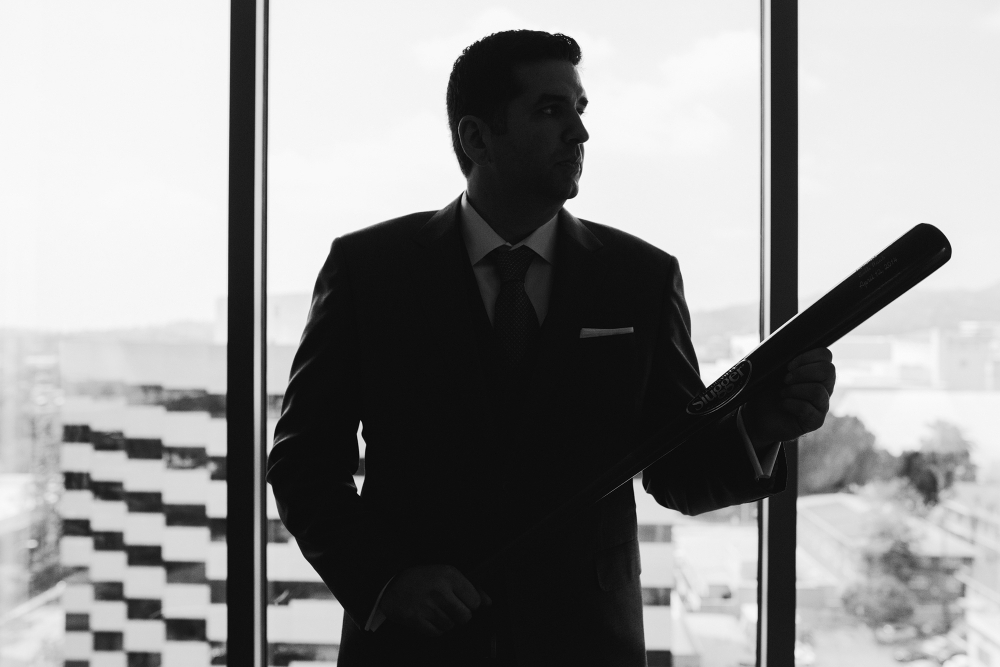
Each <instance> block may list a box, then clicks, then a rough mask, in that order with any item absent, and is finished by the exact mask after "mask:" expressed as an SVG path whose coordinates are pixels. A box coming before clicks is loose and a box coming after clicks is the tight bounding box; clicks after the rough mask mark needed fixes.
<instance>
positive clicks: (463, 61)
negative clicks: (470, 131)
mask: <svg viewBox="0 0 1000 667" xmlns="http://www.w3.org/2000/svg"><path fill="white" fill-rule="evenodd" d="M580 58H581V53H580V45H579V44H577V43H576V40H575V39H573V38H572V37H569V36H567V35H563V34H561V33H556V34H554V35H553V34H551V33H547V32H541V31H538V30H507V31H505V32H496V33H493V34H492V35H490V36H489V37H484V38H482V39H481V40H479V41H478V42H475V43H474V44H472V45H471V46H468V47H466V48H465V50H464V51H462V55H460V56H459V57H458V59H457V60H456V61H455V65H454V66H453V67H452V68H451V77H450V78H449V79H448V94H447V106H448V126H449V127H450V128H451V143H452V147H453V148H454V149H455V156H456V157H458V164H459V166H460V167H461V168H462V173H463V174H465V175H466V176H468V175H469V173H471V172H472V165H473V162H472V160H470V159H469V156H468V155H466V154H465V151H464V150H462V142H461V140H460V139H459V137H458V121H460V120H461V119H462V117H463V116H476V117H477V118H480V119H482V120H483V121H484V122H485V123H486V125H487V126H488V127H489V128H490V131H491V132H493V133H494V134H504V133H505V132H507V105H508V104H509V103H510V101H511V100H513V99H514V98H515V97H517V96H518V95H519V94H520V93H521V91H520V89H519V88H518V85H517V81H516V80H515V79H514V70H515V69H517V68H518V67H520V66H521V65H528V64H533V63H537V62H542V61H545V60H562V61H565V62H568V63H570V64H571V65H577V64H579V62H580Z"/></svg>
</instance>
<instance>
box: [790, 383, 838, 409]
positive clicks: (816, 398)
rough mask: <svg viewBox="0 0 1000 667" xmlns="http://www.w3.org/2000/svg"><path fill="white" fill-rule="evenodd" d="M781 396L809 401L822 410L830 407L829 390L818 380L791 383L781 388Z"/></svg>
mask: <svg viewBox="0 0 1000 667" xmlns="http://www.w3.org/2000/svg"><path fill="white" fill-rule="evenodd" d="M781 397H782V398H784V399H797V400H799V401H803V402H806V403H809V404H811V405H812V406H813V407H815V408H816V409H817V410H819V411H821V412H826V411H827V410H829V409H830V394H829V392H827V390H826V387H825V386H824V385H822V384H819V383H816V382H808V383H802V384H793V385H789V386H787V387H785V388H784V389H782V390H781Z"/></svg>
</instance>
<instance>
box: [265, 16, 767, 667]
mask: <svg viewBox="0 0 1000 667" xmlns="http://www.w3.org/2000/svg"><path fill="white" fill-rule="evenodd" d="M758 23H759V15H758V8H757V7H756V5H754V4H753V3H741V2H723V3H712V4H711V5H702V4H698V3H657V2H627V3H625V5H624V6H619V8H618V9H616V10H615V11H613V12H609V11H608V10H607V7H606V6H603V5H593V6H590V5H587V4H581V3H572V2H561V3H558V2H549V3H541V4H538V3H529V2H503V3H500V4H498V5H494V7H493V8H492V9H489V10H478V9H473V10H470V9H469V7H468V5H466V4H463V3H459V2H434V3H431V4H430V5H428V4H426V3H422V4H421V5H420V6H419V7H418V6H416V5H413V6H411V5H408V4H405V3H367V4H365V5H363V6H362V5H356V6H347V5H342V4H338V5H331V4H328V3H321V2H304V1H300V0H282V1H280V2H272V4H271V33H270V45H271V70H270V82H271V87H272V88H271V90H272V92H271V97H270V109H269V113H270V126H269V168H268V173H269V193H268V202H269V211H268V219H269V225H268V228H269V234H270V237H269V259H270V266H269V267H268V276H269V280H270V281H271V282H270V285H269V297H268V299H269V313H268V316H269V324H268V332H269V337H270V344H271V352H269V362H270V363H269V368H268V374H269V375H268V391H269V393H270V394H271V395H272V401H271V404H272V406H274V408H275V409H274V412H273V414H272V415H271V418H272V427H273V420H274V419H276V418H277V416H278V409H279V408H280V404H281V394H282V393H283V392H284V390H285V385H286V383H287V378H288V374H289V369H290V367H291V361H292V355H293V354H294V351H295V349H296V346H297V344H298V342H299V337H300V336H301V334H302V329H303V325H304V324H305V321H306V314H307V310H308V307H309V298H310V293H311V291H312V288H313V285H314V283H315V280H316V276H317V274H318V272H319V270H320V268H321V266H322V265H323V262H324V260H325V259H326V257H327V254H328V252H329V250H330V243H331V241H332V240H333V239H334V238H335V237H338V236H341V235H343V234H346V233H348V232H350V231H353V230H357V229H360V228H362V227H366V226H369V225H372V224H374V223H377V222H379V221H382V220H387V219H391V218H395V217H398V216H400V215H404V214H406V213H410V212H413V211H429V210H437V209H440V208H442V207H443V206H445V205H446V204H447V203H448V202H450V201H452V200H453V199H455V198H456V197H457V196H458V195H459V194H460V193H461V192H462V191H463V190H464V188H465V181H464V179H463V177H462V174H461V172H460V171H459V168H458V165H457V163H456V159H455V156H454V154H453V153H452V148H451V142H450V139H449V133H448V124H447V116H446V113H445V104H444V101H445V89H446V85H447V81H448V76H449V73H450V71H451V66H452V63H453V62H454V60H455V58H456V57H457V56H458V55H459V54H460V53H461V51H462V49H463V48H464V47H466V46H468V45H469V44H471V43H472V42H474V41H475V40H477V39H479V38H481V37H484V36H486V35H488V34H490V33H492V32H495V31H498V30H506V29H511V28H519V27H528V28H538V29H543V30H548V31H550V32H559V31H561V32H564V33H566V34H569V35H571V36H573V37H574V38H576V39H577V40H578V41H579V43H580V45H581V47H582V50H583V62H582V67H581V70H580V71H581V76H582V80H583V85H584V87H585V88H586V91H587V95H588V98H589V100H590V105H589V107H588V111H587V115H586V116H585V117H584V121H585V123H586V126H587V129H588V131H589V133H590V140H589V142H588V143H587V161H586V165H587V166H586V170H585V172H586V173H585V174H584V176H583V178H582V179H581V193H580V195H579V196H578V197H577V198H576V199H573V200H572V201H569V202H567V206H566V208H567V209H568V210H570V211H572V212H573V213H574V214H575V215H577V216H580V217H582V218H585V219H588V220H595V221H597V222H601V223H605V224H609V225H611V226H615V227H617V228H620V229H623V230H625V231H627V232H630V233H632V234H634V235H636V236H639V237H641V238H643V239H645V240H647V241H648V242H650V243H652V244H654V245H656V246H658V247H660V248H662V249H664V250H666V251H668V252H670V253H671V254H673V255H675V256H677V257H678V258H679V261H680V265H681V267H682V269H683V272H684V279H685V290H686V294H687V299H688V303H689V306H690V308H691V310H692V311H693V314H692V320H693V336H694V345H695V348H696V350H697V353H698V357H699V360H700V362H701V368H702V376H703V378H704V379H705V380H706V381H707V382H710V381H713V380H715V379H716V378H717V377H718V376H719V375H720V374H721V373H722V372H723V371H724V370H726V369H727V368H728V367H729V366H731V365H732V364H733V363H734V362H735V360H738V359H739V358H740V357H741V356H742V355H743V354H745V353H746V352H747V351H748V350H749V349H750V348H752V347H753V346H754V345H755V344H756V341H757V317H758V316H757V312H758V230H759V207H760V204H759V111H760V109H759V49H760V42H759V28H758ZM720 267H725V269H724V270H723V271H720V270H719V269H720ZM556 270H558V269H556ZM734 277H735V278H736V279H734ZM360 447H361V455H362V457H363V456H364V452H365V445H364V442H363V440H362V441H361V442H360ZM748 474H752V473H748ZM356 481H357V483H358V485H359V487H360V486H361V485H362V484H363V482H364V467H363V463H362V467H361V468H360V470H359V473H358V475H357V476H356ZM635 491H636V493H635V496H636V502H637V505H638V523H639V538H640V554H641V561H642V575H641V577H642V589H643V591H642V596H643V605H644V607H643V617H644V625H645V639H646V645H647V650H648V654H649V656H650V658H649V659H650V664H664V663H663V662H662V661H663V660H665V659H667V658H666V656H667V655H668V652H669V653H670V654H672V656H673V660H674V664H700V665H704V666H706V667H714V666H716V665H718V666H720V667H721V666H722V665H733V664H736V663H737V662H739V661H743V662H746V661H750V662H752V661H753V660H754V654H755V650H756V647H755V641H756V639H755V637H756V635H755V619H756V611H755V606H756V586H757V582H756V557H757V528H756V510H755V508H754V506H752V505H745V506H740V507H736V508H731V509H726V510H721V511H718V512H712V513H709V514H705V515H701V516H698V517H686V516H683V515H681V514H679V513H677V512H673V511H670V510H667V509H664V508H662V507H660V506H659V505H657V504H656V502H655V501H654V500H653V499H652V497H651V496H649V495H647V494H646V493H645V492H644V491H643V489H642V486H641V485H640V484H639V483H638V481H637V482H636V485H635ZM270 492H271V488H270V486H269V487H268V493H269V494H270ZM269 497H270V496H269ZM271 502H272V504H271V508H270V512H271V514H270V515H269V516H270V517H271V518H270V524H271V532H270V542H271V543H270V544H269V545H268V575H269V578H270V587H271V591H270V595H271V598H270V599H271V606H270V607H269V609H268V631H269V637H268V641H269V643H270V645H271V651H272V660H273V661H274V663H275V664H279V660H291V659H295V660H303V661H326V662H332V661H333V660H335V657H336V655H337V649H338V647H339V643H340V627H341V622H342V619H343V616H344V612H343V609H342V608H341V606H340V605H339V603H338V602H337V601H336V600H335V599H334V598H333V597H332V596H331V594H330V592H329V591H328V590H327V589H326V587H325V586H324V585H323V583H322V582H321V580H320V579H319V577H318V575H317V574H316V573H315V572H314V571H313V569H312V568H311V567H310V565H309V564H308V563H307V562H306V561H305V559H304V558H303V557H302V555H301V554H300V552H299V549H298V547H297V545H296V544H295V540H294V538H293V537H292V536H291V535H290V534H289V533H288V532H287V531H286V530H285V529H284V528H283V527H282V525H281V523H280V521H279V519H278V516H277V511H276V508H275V506H274V504H273V499H272V501H271Z"/></svg>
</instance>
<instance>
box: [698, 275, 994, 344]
mask: <svg viewBox="0 0 1000 667" xmlns="http://www.w3.org/2000/svg"><path fill="white" fill-rule="evenodd" d="M815 298H816V297H813V298H812V299H809V300H805V299H803V303H804V304H808V303H811V302H812V301H813V300H814V299H815ZM968 320H975V321H980V322H1000V283H997V284H996V285H993V286H991V287H987V288H984V289H980V290H946V291H940V292H935V291H927V290H919V289H917V290H913V291H912V292H909V293H907V294H905V295H904V296H902V297H900V298H899V300H897V301H896V302H895V303H893V304H892V305H890V306H888V307H887V308H886V309H885V310H883V311H882V312H880V313H878V314H877V315H875V316H874V317H872V318H871V319H870V320H868V321H867V322H865V323H864V324H863V325H861V326H860V327H858V328H857V329H856V330H855V331H856V332H857V333H863V334H869V335H878V334H902V333H907V332H910V331H920V330H922V329H931V328H934V327H940V328H944V329H951V328H957V327H958V324H959V323H960V322H963V321H968ZM691 321H692V329H693V331H692V334H693V336H692V337H693V338H694V342H695V345H703V344H707V343H708V341H710V340H711V339H713V338H717V337H720V336H726V337H728V336H730V335H732V334H740V333H754V332H756V331H757V321H758V312H757V304H743V305H738V306H729V307H727V308H719V309H717V310H703V311H695V312H693V313H692V314H691Z"/></svg>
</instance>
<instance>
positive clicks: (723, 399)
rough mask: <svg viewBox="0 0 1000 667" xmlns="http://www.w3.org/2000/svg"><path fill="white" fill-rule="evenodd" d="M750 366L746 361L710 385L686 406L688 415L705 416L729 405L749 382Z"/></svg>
mask: <svg viewBox="0 0 1000 667" xmlns="http://www.w3.org/2000/svg"><path fill="white" fill-rule="evenodd" d="M751 369H752V365H751V364H750V361H749V360H748V359H744V360H743V361H741V362H740V363H738V364H736V365H735V366H733V367H732V368H730V369H729V370H728V371H726V372H725V374H724V375H723V376H722V377H720V378H719V379H718V380H716V381H715V382H713V383H712V384H710V385H709V386H708V387H707V388H706V389H705V391H703V392H701V393H700V394H698V395H697V396H695V397H694V398H693V399H691V402H690V403H688V405H687V412H688V414H690V415H707V414H709V413H710V412H715V411H716V410H718V409H719V408H721V407H722V406H724V405H726V404H727V403H729V402H730V401H731V400H733V398H735V397H736V395H737V394H739V393H740V391H741V390H742V389H743V387H745V386H746V384H747V381H749V380H750V371H751Z"/></svg>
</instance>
